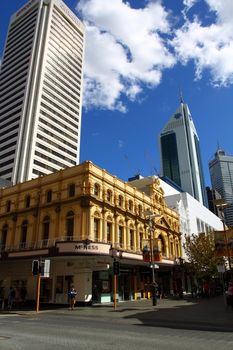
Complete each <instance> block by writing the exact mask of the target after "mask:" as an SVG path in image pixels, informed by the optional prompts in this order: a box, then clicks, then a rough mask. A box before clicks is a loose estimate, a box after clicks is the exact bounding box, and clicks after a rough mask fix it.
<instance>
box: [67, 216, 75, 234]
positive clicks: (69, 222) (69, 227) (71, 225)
mask: <svg viewBox="0 0 233 350" xmlns="http://www.w3.org/2000/svg"><path fill="white" fill-rule="evenodd" d="M66 235H67V237H68V239H69V240H70V239H71V238H73V235H74V213H73V211H69V212H68V213H67V215H66Z"/></svg>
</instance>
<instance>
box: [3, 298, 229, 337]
mask: <svg viewBox="0 0 233 350" xmlns="http://www.w3.org/2000/svg"><path fill="white" fill-rule="evenodd" d="M4 313H6V311H4ZM8 313H10V314H20V315H31V314H35V311H34V310H32V309H30V310H26V309H25V310H12V311H9V312H8ZM40 313H50V314H63V315H64V316H65V315H66V314H69V315H72V317H73V316H74V317H85V318H86V317H90V318H98V319H99V320H100V321H101V319H103V320H106V319H107V320H109V321H111V322H127V323H131V324H139V325H144V326H153V327H155V326H156V327H168V328H180V329H193V330H194V329H197V330H203V331H204V330H206V331H222V332H223V331H225V332H232V331H233V310H232V309H231V308H230V307H226V306H225V304H224V300H223V297H222V296H217V297H214V298H209V299H191V298H190V297H187V298H184V299H161V300H158V304H157V306H152V301H151V300H140V301H126V302H120V303H118V304H117V308H116V310H114V307H113V304H104V305H103V304H101V305H93V306H82V307H79V306H78V307H76V308H75V310H74V311H70V310H68V308H67V307H65V308H64V307H56V308H55V307H54V306H51V307H49V306H47V307H46V308H45V307H43V305H41V310H40ZM1 314H2V312H0V316H1Z"/></svg>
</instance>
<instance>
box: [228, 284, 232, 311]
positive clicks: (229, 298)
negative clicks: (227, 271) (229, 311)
mask: <svg viewBox="0 0 233 350" xmlns="http://www.w3.org/2000/svg"><path fill="white" fill-rule="evenodd" d="M227 304H228V305H229V306H231V307H232V308H233V282H229V286H228V289H227Z"/></svg>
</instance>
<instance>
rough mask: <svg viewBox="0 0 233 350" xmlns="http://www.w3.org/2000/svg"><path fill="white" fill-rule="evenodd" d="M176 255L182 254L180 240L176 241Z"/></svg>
mask: <svg viewBox="0 0 233 350" xmlns="http://www.w3.org/2000/svg"><path fill="white" fill-rule="evenodd" d="M176 256H178V257H179V256H180V249H179V242H177V241H176Z"/></svg>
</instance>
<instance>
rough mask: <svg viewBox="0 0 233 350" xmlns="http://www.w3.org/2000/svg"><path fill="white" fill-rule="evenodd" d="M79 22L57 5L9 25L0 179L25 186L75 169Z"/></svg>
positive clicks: (42, 2) (50, 0)
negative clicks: (43, 176)
mask: <svg viewBox="0 0 233 350" xmlns="http://www.w3.org/2000/svg"><path fill="white" fill-rule="evenodd" d="M84 37H85V30H84V26H83V24H82V22H81V21H80V20H79V19H78V18H77V16H76V15H75V14H74V13H73V12H71V11H70V9H69V8H68V7H67V6H66V5H65V4H64V2H63V1H61V0H31V1H29V2H28V3H26V5H25V6H23V7H22V8H21V9H20V10H19V11H18V12H17V13H15V14H14V15H13V16H12V17H11V20H10V25H9V29H8V34H7V40H6V44H5V48H4V54H3V59H2V64H1V71H0V177H1V178H3V179H6V180H9V181H11V182H12V183H14V184H15V183H18V182H23V181H25V180H30V179H33V178H35V177H37V176H40V175H45V174H49V173H51V172H54V171H57V170H59V169H62V168H67V167H70V166H73V165H76V164H77V163H79V153H80V131H81V107H82V80H83V77H82V75H83V50H84Z"/></svg>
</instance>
